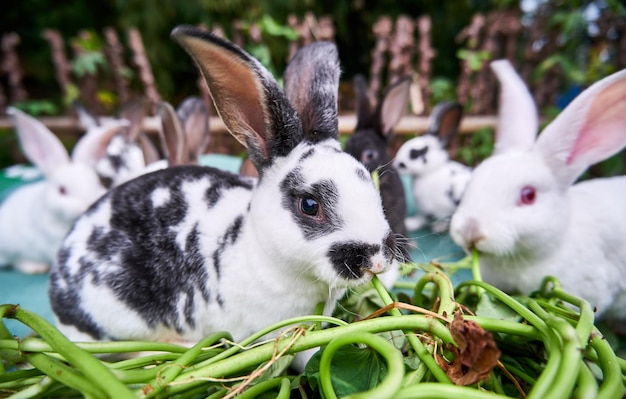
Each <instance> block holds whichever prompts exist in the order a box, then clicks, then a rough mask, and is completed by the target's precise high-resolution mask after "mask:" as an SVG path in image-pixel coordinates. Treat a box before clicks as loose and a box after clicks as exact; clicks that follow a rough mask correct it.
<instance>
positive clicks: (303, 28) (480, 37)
mask: <svg viewBox="0 0 626 399" xmlns="http://www.w3.org/2000/svg"><path fill="white" fill-rule="evenodd" d="M288 24H289V25H290V26H291V27H292V28H293V29H294V30H295V31H296V32H298V35H299V36H298V39H297V40H294V41H293V42H291V44H290V49H289V57H291V55H292V54H293V53H294V52H295V51H296V50H297V48H299V47H300V46H303V45H306V44H308V43H310V42H311V41H314V40H331V41H332V40H334V33H335V32H334V26H333V22H332V19H331V18H330V17H328V16H321V17H319V18H317V17H315V16H313V15H312V14H307V15H305V16H304V17H303V18H301V19H298V18H296V17H295V16H292V17H290V18H289V20H288ZM597 27H598V29H599V33H598V35H596V37H597V40H596V41H595V42H594V43H592V44H591V45H592V46H593V47H594V48H596V49H598V50H597V51H606V52H609V53H612V54H617V55H616V56H615V57H614V58H615V69H623V68H625V67H626V33H625V30H626V18H624V17H618V16H613V15H609V14H607V15H603V16H602V17H601V19H600V20H599V21H598V23H597ZM205 28H206V27H205ZM431 28H432V27H431V20H430V18H429V17H428V16H420V17H418V18H410V17H408V16H403V15H401V16H399V17H398V18H396V19H395V20H394V19H392V18H390V17H386V16H384V17H381V18H380V19H379V20H378V21H377V22H376V23H375V24H374V25H373V27H372V33H373V35H374V37H375V45H374V47H373V48H372V50H371V64H370V70H369V71H368V75H369V94H370V97H371V98H372V99H373V98H375V96H376V94H377V93H379V92H380V91H381V90H382V89H383V88H384V87H385V86H386V85H387V84H390V83H392V82H393V81H394V80H395V79H398V78H399V77H401V76H406V75H410V74H412V75H413V76H414V86H415V89H416V90H413V95H412V98H411V109H412V112H411V113H410V115H408V116H406V117H405V118H403V120H402V121H401V123H400V125H399V126H398V128H397V129H396V131H397V133H398V135H400V136H402V135H405V134H419V133H420V132H423V131H424V130H425V129H426V126H427V122H428V118H427V117H428V114H429V112H430V109H429V104H428V101H427V99H428V98H430V95H431V91H432V87H431V82H432V60H433V58H434V57H436V49H434V48H433V47H432V44H431V39H432V37H431V36H432V29H431ZM207 29H208V28H207ZM210 30H211V31H213V32H214V33H216V34H218V35H224V33H223V29H222V27H220V26H213V27H211V28H210ZM231 32H232V33H231V37H230V39H231V40H232V41H234V42H235V43H237V44H239V45H240V46H243V45H244V44H245V43H246V42H250V41H251V42H256V43H258V42H260V41H261V40H262V39H261V34H260V30H259V29H258V28H255V27H254V26H252V27H251V28H250V29H249V30H246V31H245V32H244V29H243V28H242V26H241V24H240V23H235V25H234V26H233V27H232V29H231ZM609 33H610V34H609ZM126 34H127V38H126V39H127V40H126V42H127V45H128V49H125V48H124V46H123V45H122V41H121V40H120V38H119V37H118V33H117V32H116V31H115V30H114V29H112V28H107V29H105V30H104V32H103V36H104V38H105V43H106V44H105V46H104V48H103V53H104V56H105V57H106V61H107V62H108V64H109V66H110V67H111V68H110V69H111V71H112V73H111V76H110V77H109V79H110V81H109V82H108V83H107V84H108V85H109V86H110V87H112V88H113V90H114V92H115V94H116V96H117V98H118V99H119V102H120V103H124V102H126V101H128V100H130V99H132V98H133V97H138V96H139V97H143V98H145V99H146V100H147V101H148V103H149V104H150V107H151V109H152V115H154V111H155V109H156V104H157V103H158V102H159V101H160V100H161V96H160V94H159V92H158V90H157V87H156V85H155V82H154V77H153V74H152V69H151V68H152V66H151V64H150V62H149V60H148V57H147V56H146V53H145V49H144V46H143V40H142V38H141V34H140V32H139V31H138V30H137V29H130V30H129V31H128V32H126ZM84 35H89V33H88V31H84V32H80V33H79V35H78V36H79V38H80V37H81V36H84ZM42 37H43V39H45V40H46V41H47V42H48V43H49V45H50V48H51V54H52V60H51V64H52V65H53V66H54V68H55V71H56V74H55V76H56V80H57V81H58V83H59V87H60V88H61V90H62V92H63V93H64V94H67V93H68V90H70V88H71V87H72V86H74V87H78V90H79V93H80V99H81V101H82V102H83V103H85V104H86V105H87V107H88V108H89V109H90V110H91V111H92V112H94V113H96V114H101V113H102V108H103V107H102V104H100V103H99V100H98V96H97V90H98V85H99V84H101V82H99V77H98V76H96V75H95V74H85V75H83V76H81V77H76V76H74V75H73V74H72V72H71V68H70V64H71V63H70V60H69V59H68V57H67V54H66V52H65V43H64V39H63V38H62V36H61V35H60V33H59V32H57V31H54V30H47V31H45V32H43V34H42ZM87 39H88V38H87ZM457 40H458V42H459V43H461V44H464V45H465V49H466V51H467V52H466V54H469V56H470V57H466V58H464V59H461V60H460V61H459V62H460V63H461V74H460V76H459V77H458V83H457V90H456V94H457V98H458V101H459V102H460V103H462V104H464V105H465V112H466V116H465V118H464V119H463V122H462V125H461V133H471V132H473V131H476V130H478V129H481V128H484V127H494V126H495V117H494V116H493V115H495V113H496V109H495V107H496V105H497V102H496V98H495V96H496V95H497V90H496V89H497V86H496V85H497V82H496V80H495V77H494V76H493V74H492V73H491V72H490V70H489V67H488V61H489V60H491V59H498V58H507V59H509V60H511V61H512V62H513V63H514V65H515V66H516V68H517V70H518V71H520V74H521V76H522V78H523V79H524V80H525V81H526V82H527V84H528V86H529V87H530V88H531V91H532V92H533V95H534V97H535V100H536V102H537V105H538V106H539V107H540V108H542V107H544V106H546V105H548V104H555V99H556V95H557V89H558V88H559V87H561V85H562V83H563V81H564V76H563V72H562V70H561V69H560V68H559V67H558V65H555V66H552V67H550V68H547V69H546V70H545V71H544V73H543V74H542V75H541V76H540V77H539V78H538V79H531V72H532V71H533V70H535V69H536V68H537V67H538V65H540V63H541V62H542V61H544V60H545V59H547V58H548V57H549V56H550V55H552V54H554V52H555V51H557V49H558V40H559V37H558V32H555V31H554V30H550V29H548V28H547V27H546V25H545V18H543V17H542V16H541V15H540V14H539V15H538V16H537V17H535V18H534V19H533V22H532V24H531V25H529V26H523V24H522V21H521V15H520V12H519V11H518V10H508V11H494V12H491V13H489V14H476V15H475V16H474V17H473V18H472V21H471V24H470V25H469V26H467V27H466V28H465V29H463V30H462V31H461V32H460V33H459V35H458V37H457ZM19 41H20V40H19V37H18V36H17V35H16V34H15V33H6V34H4V35H3V36H2V43H1V51H2V59H3V62H2V65H0V77H4V79H2V80H3V81H6V84H5V85H4V86H3V85H2V84H0V128H6V127H10V126H11V123H10V120H9V119H8V118H7V117H6V116H2V115H4V109H5V107H6V106H8V105H9V104H11V103H17V102H20V101H24V100H26V99H27V98H28V93H27V91H26V89H25V88H24V86H23V84H22V82H23V79H24V76H23V70H22V68H21V66H20V62H19V55H18V54H19V52H20V50H21V51H26V49H20V48H19ZM75 43H76V41H73V45H72V46H71V49H72V53H73V57H74V59H76V58H77V57H80V56H81V54H83V52H84V51H85V50H84V49H82V48H81V47H80V46H77V45H76V44H75ZM128 54H130V56H129V55H128ZM472 55H473V56H475V57H481V56H482V57H484V59H482V62H481V63H479V64H478V66H476V64H475V63H472V60H471V59H470V58H471V56H472ZM129 68H131V69H133V70H134V71H135V72H136V73H135V75H136V76H138V80H139V82H140V85H139V86H140V87H141V89H142V90H143V92H142V93H133V92H131V89H130V87H131V84H130V83H131V82H130V81H129V78H128V74H127V73H125V72H124V71H125V70H127V69H129ZM135 86H136V85H135ZM197 88H198V92H199V93H200V94H201V95H202V96H203V97H204V99H205V101H207V103H208V104H210V99H209V95H208V92H207V89H206V85H205V84H204V82H203V81H202V80H201V79H198V81H197ZM347 93H348V94H346V91H345V90H344V91H342V92H341V93H340V114H341V116H340V124H339V130H340V133H342V134H349V133H350V132H352V130H353V129H354V126H355V123H356V121H355V116H354V111H353V108H352V107H353V104H354V101H353V98H352V97H351V93H350V90H348V91H347ZM211 108H212V107H211ZM41 120H42V121H43V122H44V124H46V125H47V126H48V127H50V128H51V129H52V130H53V131H55V132H56V133H58V134H70V135H80V134H81V133H82V131H83V130H84V129H83V127H82V126H80V124H79V122H78V120H77V118H75V117H73V116H72V115H69V114H68V115H65V116H61V117H42V118H41ZM156 123H157V121H156V119H155V118H154V117H149V118H147V119H146V120H145V123H144V125H145V128H146V130H147V131H149V132H151V131H152V132H154V131H156V127H157V125H156ZM210 123H211V131H212V133H213V135H214V139H213V140H212V142H211V143H210V144H209V148H208V149H207V151H209V152H222V153H223V152H227V153H238V152H240V151H241V147H239V146H238V143H236V142H235V141H234V140H231V139H230V136H229V135H227V134H225V132H226V130H225V127H224V125H223V123H222V122H221V120H219V118H217V117H215V116H212V117H211V121H210Z"/></svg>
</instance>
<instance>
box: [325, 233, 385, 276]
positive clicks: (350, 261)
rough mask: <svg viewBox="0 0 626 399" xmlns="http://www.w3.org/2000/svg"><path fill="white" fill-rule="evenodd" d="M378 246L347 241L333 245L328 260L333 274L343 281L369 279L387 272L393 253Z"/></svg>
mask: <svg viewBox="0 0 626 399" xmlns="http://www.w3.org/2000/svg"><path fill="white" fill-rule="evenodd" d="M386 249H387V248H383V246H382V245H379V244H368V243H364V242H360V241H348V242H343V243H338V244H335V245H333V246H332V247H331V248H330V250H329V251H328V258H329V259H330V262H331V264H332V266H333V268H334V269H335V272H336V273H337V274H338V275H339V276H340V277H342V278H343V279H345V280H349V281H356V280H362V279H369V278H370V277H371V276H372V275H374V274H380V273H384V272H385V271H387V270H388V269H389V268H390V266H391V264H392V263H393V261H394V258H395V257H394V255H393V251H392V250H391V251H387V250H386Z"/></svg>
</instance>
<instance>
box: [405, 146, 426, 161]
mask: <svg viewBox="0 0 626 399" xmlns="http://www.w3.org/2000/svg"><path fill="white" fill-rule="evenodd" d="M426 154H428V146H426V147H424V148H420V149H419V150H416V149H415V148H413V149H411V151H410V152H409V158H411V159H412V160H415V159H418V158H422V160H423V161H424V163H427V161H428V160H427V159H426Z"/></svg>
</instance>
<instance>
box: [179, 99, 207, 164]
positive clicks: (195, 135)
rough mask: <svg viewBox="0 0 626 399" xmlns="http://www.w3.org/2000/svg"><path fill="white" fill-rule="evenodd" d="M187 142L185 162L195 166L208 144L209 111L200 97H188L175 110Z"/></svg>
mask: <svg viewBox="0 0 626 399" xmlns="http://www.w3.org/2000/svg"><path fill="white" fill-rule="evenodd" d="M176 113H177V114H178V119H179V120H180V122H181V124H182V127H183V131H184V134H185V136H186V142H187V148H186V152H187V154H188V155H187V158H188V159H187V161H188V163H193V164H197V163H198V158H199V157H200V155H202V154H203V153H204V149H205V148H206V146H207V145H208V144H209V138H210V131H209V110H208V109H207V107H206V105H205V104H204V100H202V99H201V98H200V97H189V98H187V99H185V101H183V102H182V103H181V104H180V106H179V107H178V109H177V110H176Z"/></svg>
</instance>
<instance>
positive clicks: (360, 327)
mask: <svg viewBox="0 0 626 399" xmlns="http://www.w3.org/2000/svg"><path fill="white" fill-rule="evenodd" d="M393 330H403V331H413V330H418V331H424V332H428V333H430V334H432V335H434V336H435V337H437V338H439V339H441V340H442V341H443V342H444V343H449V344H452V343H454V340H453V339H452V336H451V334H450V330H448V329H447V328H446V326H444V325H443V324H442V323H440V322H439V321H437V320H434V319H432V318H431V317H426V316H423V315H403V316H402V317H378V318H374V319H368V320H363V321H359V322H354V323H351V324H348V325H344V326H341V327H338V328H327V329H324V330H319V331H309V332H307V333H306V335H304V336H301V337H299V338H298V339H297V340H296V341H295V342H292V340H291V339H290V337H285V338H281V339H279V340H275V341H272V342H267V343H264V344H262V345H259V346H255V347H253V348H251V349H248V350H245V351H241V352H239V353H236V354H235V355H233V356H229V357H228V358H225V359H222V360H221V361H219V362H212V363H210V364H205V365H203V366H202V367H199V366H198V365H194V366H192V367H189V369H188V370H185V371H183V373H181V374H180V375H179V376H178V377H177V378H176V379H175V380H174V381H173V383H172V384H171V385H170V386H168V387H167V388H166V389H165V390H164V391H163V392H162V396H163V397H168V396H172V395H174V394H176V393H180V392H183V391H185V390H186V389H188V388H189V387H193V386H196V385H198V384H202V383H203V379H206V378H216V377H220V378H222V377H224V376H229V375H236V374H237V373H238V372H242V371H244V370H248V369H249V368H252V367H255V366H256V365H258V364H261V363H263V362H266V361H268V360H270V359H272V356H273V354H274V353H277V352H280V351H282V350H283V349H285V347H286V346H287V345H291V347H290V348H289V350H287V351H286V354H295V353H298V352H302V351H304V350H307V349H312V348H316V347H321V346H324V345H327V344H328V343H329V342H330V341H331V340H332V339H333V338H335V337H336V335H337V333H345V334H355V333H359V332H369V333H380V332H385V331H393ZM442 371H443V370H442ZM444 375H445V374H444ZM446 378H447V376H446ZM137 394H138V396H139V397H143V396H145V395H143V394H142V393H141V392H137Z"/></svg>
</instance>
